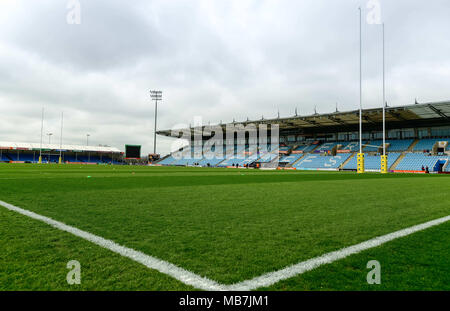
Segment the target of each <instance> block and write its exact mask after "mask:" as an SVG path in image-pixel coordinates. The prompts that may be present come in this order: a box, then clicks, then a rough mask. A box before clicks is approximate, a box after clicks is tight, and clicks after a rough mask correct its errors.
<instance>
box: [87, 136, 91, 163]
mask: <svg viewBox="0 0 450 311" xmlns="http://www.w3.org/2000/svg"><path fill="white" fill-rule="evenodd" d="M89 136H91V134H86V146H89ZM88 162H91V153H90V151H89V150H88Z"/></svg>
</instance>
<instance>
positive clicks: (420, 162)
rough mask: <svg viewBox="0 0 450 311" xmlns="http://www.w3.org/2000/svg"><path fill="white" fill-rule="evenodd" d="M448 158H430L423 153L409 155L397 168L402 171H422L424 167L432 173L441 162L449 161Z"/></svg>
mask: <svg viewBox="0 0 450 311" xmlns="http://www.w3.org/2000/svg"><path fill="white" fill-rule="evenodd" d="M447 159H448V157H447V156H443V157H442V156H428V155H425V154H422V153H408V154H406V155H405V157H404V158H403V159H402V161H401V162H400V163H399V164H398V165H397V167H396V168H395V169H396V170H400V171H420V170H422V166H424V167H427V166H428V168H429V170H430V171H432V170H433V169H434V167H435V165H436V163H437V162H438V161H439V160H447Z"/></svg>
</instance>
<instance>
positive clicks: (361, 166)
mask: <svg viewBox="0 0 450 311" xmlns="http://www.w3.org/2000/svg"><path fill="white" fill-rule="evenodd" d="M357 168H358V174H363V173H364V172H365V170H364V153H358V166H357Z"/></svg>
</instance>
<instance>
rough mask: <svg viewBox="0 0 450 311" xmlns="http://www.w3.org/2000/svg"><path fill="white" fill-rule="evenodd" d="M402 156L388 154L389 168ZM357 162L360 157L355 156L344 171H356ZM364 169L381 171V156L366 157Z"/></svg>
mask: <svg viewBox="0 0 450 311" xmlns="http://www.w3.org/2000/svg"><path fill="white" fill-rule="evenodd" d="M400 155H401V153H389V154H388V168H390V167H391V166H392V165H393V164H394V162H395V161H397V159H398V157H399V156H400ZM357 160H358V157H357V156H356V155H355V156H354V157H353V158H351V159H350V161H348V163H347V164H346V165H345V166H344V169H347V170H356V168H357ZM364 168H365V169H366V170H381V156H380V155H376V156H370V155H366V156H365V158H364Z"/></svg>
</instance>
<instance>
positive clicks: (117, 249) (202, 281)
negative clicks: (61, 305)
mask: <svg viewBox="0 0 450 311" xmlns="http://www.w3.org/2000/svg"><path fill="white" fill-rule="evenodd" d="M0 205H1V206H3V207H6V208H7V209H9V210H10V211H14V212H17V213H19V214H22V215H25V216H28V217H30V218H33V219H36V220H40V221H42V222H45V223H46V224H48V225H50V226H52V227H55V228H57V229H59V230H62V231H65V232H68V233H71V234H73V235H75V236H77V237H80V238H82V239H85V240H88V241H90V242H92V243H94V244H97V245H99V246H101V247H103V248H106V249H109V250H110V251H113V252H114V253H117V254H119V255H122V256H124V257H128V258H130V259H132V260H134V261H136V262H139V263H141V264H143V265H144V266H146V267H148V268H150V269H155V270H157V271H159V272H161V273H164V274H167V275H170V276H172V277H174V278H175V279H177V280H179V281H181V282H183V283H184V284H187V285H191V286H194V287H195V288H198V289H203V290H225V288H224V286H223V285H220V284H218V283H217V282H215V281H212V280H209V279H207V278H204V277H201V276H199V275H197V274H195V273H192V272H189V271H187V270H184V269H182V268H180V267H177V266H175V265H173V264H171V263H169V262H167V261H164V260H160V259H158V258H155V257H152V256H148V255H146V254H144V253H141V252H139V251H136V250H134V249H131V248H128V247H124V246H121V245H119V244H117V243H115V242H113V241H111V240H107V239H104V238H102V237H99V236H97V235H94V234H92V233H89V232H86V231H83V230H80V229H77V228H75V227H72V226H68V225H66V224H64V223H62V222H59V221H56V220H53V219H51V218H48V217H45V216H42V215H39V214H36V213H34V212H31V211H28V210H25V209H22V208H20V207H17V206H14V205H11V204H9V203H6V202H3V201H0Z"/></svg>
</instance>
